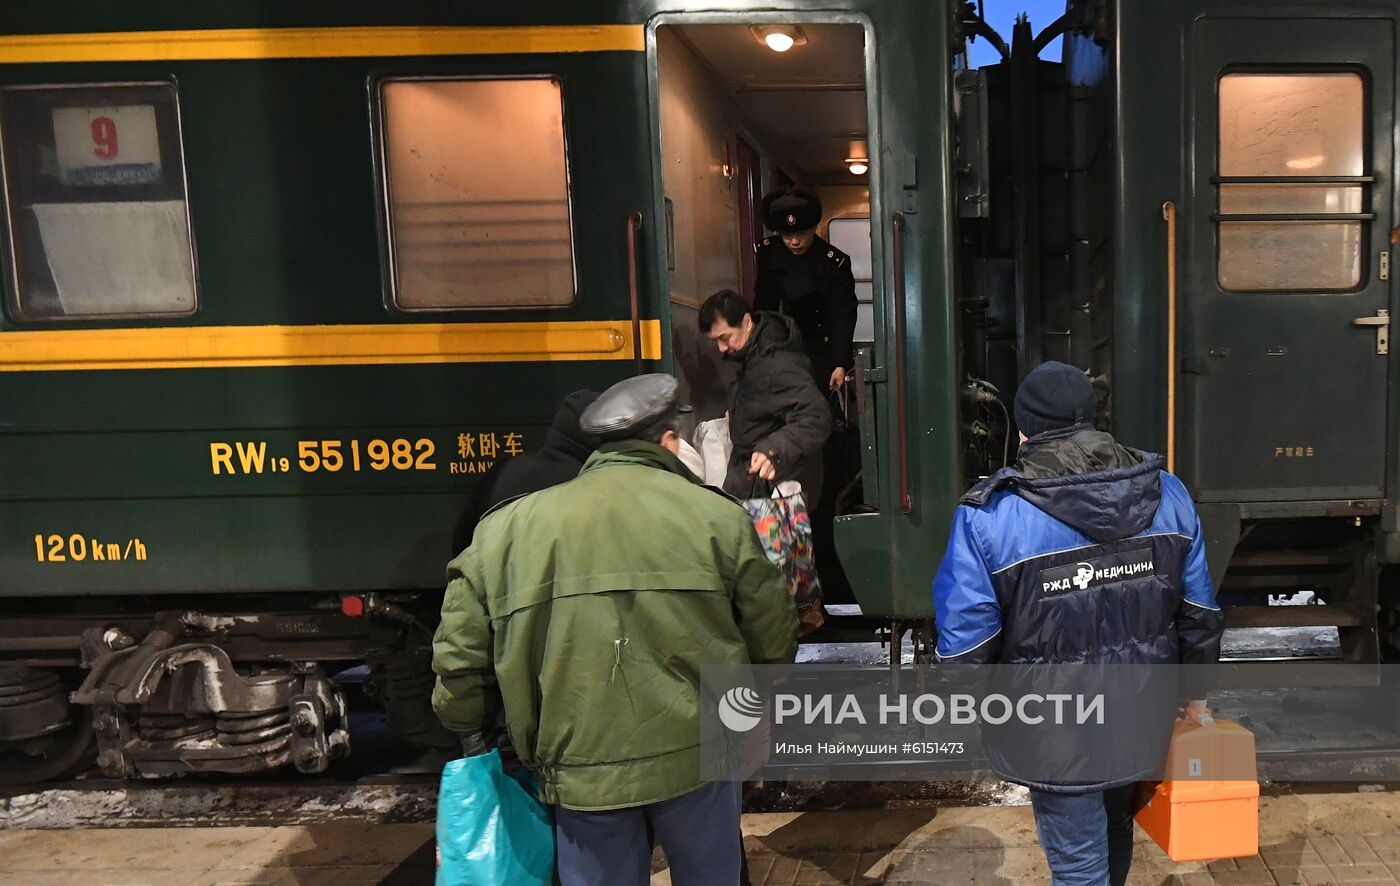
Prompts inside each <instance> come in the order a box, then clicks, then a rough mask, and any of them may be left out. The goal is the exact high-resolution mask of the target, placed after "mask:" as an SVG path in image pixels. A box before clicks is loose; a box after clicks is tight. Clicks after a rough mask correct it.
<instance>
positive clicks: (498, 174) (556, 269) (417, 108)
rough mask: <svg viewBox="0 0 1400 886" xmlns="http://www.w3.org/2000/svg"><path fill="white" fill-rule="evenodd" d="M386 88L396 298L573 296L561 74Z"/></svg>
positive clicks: (428, 302) (467, 303) (443, 305)
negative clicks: (558, 79)
mask: <svg viewBox="0 0 1400 886" xmlns="http://www.w3.org/2000/svg"><path fill="white" fill-rule="evenodd" d="M382 94H383V105H384V107H383V115H384V127H383V128H384V142H385V166H386V178H387V184H388V190H389V230H390V241H391V251H392V255H393V266H394V301H395V304H397V305H398V306H399V307H400V308H404V309H406V310H445V309H453V308H488V307H498V308H523V307H547V306H553V305H567V304H570V303H571V302H573V300H574V260H573V242H572V234H571V227H570V218H569V184H568V172H567V169H566V163H565V155H564V111H563V103H562V97H561V93H560V89H559V83H558V81H555V80H547V79H529V80H410V81H391V82H387V83H385V84H384V86H383V93H382Z"/></svg>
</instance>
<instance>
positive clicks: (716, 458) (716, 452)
mask: <svg viewBox="0 0 1400 886" xmlns="http://www.w3.org/2000/svg"><path fill="white" fill-rule="evenodd" d="M695 448H696V449H698V450H700V457H701V458H703V459H704V460H705V473H704V475H703V476H702V477H701V479H702V480H704V481H705V485H706V486H723V485H724V478H725V475H726V474H728V473H729V454H730V452H732V451H733V449H734V444H733V443H731V442H730V440H729V417H728V416H725V417H724V418H712V419H710V420H709V421H704V422H701V423H700V424H699V425H697V426H696V427H695Z"/></svg>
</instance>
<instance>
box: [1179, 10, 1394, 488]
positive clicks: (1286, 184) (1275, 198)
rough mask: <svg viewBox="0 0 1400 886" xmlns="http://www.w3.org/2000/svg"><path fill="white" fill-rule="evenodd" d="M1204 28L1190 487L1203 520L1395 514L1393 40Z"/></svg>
mask: <svg viewBox="0 0 1400 886" xmlns="http://www.w3.org/2000/svg"><path fill="white" fill-rule="evenodd" d="M1195 27H1196V31H1197V33H1196V41H1195V46H1196V50H1197V53H1198V55H1199V57H1198V59H1197V60H1196V62H1195V64H1193V65H1192V66H1191V68H1190V70H1193V71H1195V72H1196V73H1195V74H1193V75H1192V76H1193V77H1194V78H1195V80H1194V83H1192V84H1191V87H1190V92H1189V99H1188V101H1189V103H1190V104H1189V110H1188V114H1189V116H1188V119H1191V120H1192V121H1193V124H1194V125H1193V145H1192V152H1193V156H1192V159H1193V161H1194V168H1195V181H1194V187H1193V188H1192V193H1191V195H1190V197H1189V205H1188V206H1186V207H1185V212H1184V214H1183V217H1182V220H1181V222H1180V224H1181V227H1182V232H1183V235H1184V237H1185V240H1184V247H1185V249H1184V254H1183V256H1182V261H1181V263H1180V265H1179V267H1180V268H1181V269H1182V274H1183V281H1184V282H1185V284H1186V285H1185V287H1184V288H1183V296H1182V297H1183V309H1184V311H1185V315H1184V317H1183V320H1184V322H1183V325H1182V327H1181V331H1182V336H1183V339H1184V340H1183V342H1182V348H1181V356H1182V358H1183V359H1182V360H1181V364H1180V367H1179V369H1180V370H1181V372H1182V375H1181V376H1180V378H1181V379H1182V391H1183V397H1184V402H1183V404H1182V409H1181V410H1180V411H1179V413H1178V415H1179V416H1180V418H1181V420H1182V422H1183V428H1182V432H1183V435H1182V438H1181V441H1182V468H1183V470H1182V473H1183V475H1184V478H1185V479H1186V480H1187V481H1188V482H1189V483H1190V484H1191V485H1192V486H1193V488H1194V490H1195V492H1196V495H1197V498H1198V500H1200V501H1203V502H1209V501H1229V502H1267V501H1292V502H1327V501H1357V500H1378V499H1380V498H1382V497H1383V496H1384V495H1385V473H1386V471H1385V456H1386V437H1387V434H1386V422H1387V408H1386V404H1387V399H1388V397H1387V388H1388V377H1389V370H1388V364H1389V359H1390V358H1389V356H1388V353H1389V342H1388V339H1389V323H1390V317H1389V306H1390V283H1389V282H1388V281H1389V276H1390V268H1389V264H1388V259H1389V250H1390V242H1389V233H1390V231H1391V226H1392V225H1393V224H1394V220H1393V219H1392V217H1391V202H1392V197H1391V194H1392V188H1393V184H1392V172H1391V170H1392V162H1393V158H1392V140H1393V138H1394V87H1393V79H1394V71H1393V61H1392V59H1393V50H1394V47H1393V38H1392V36H1391V33H1390V31H1389V30H1387V29H1383V28H1376V27H1374V26H1373V25H1372V23H1369V22H1365V21H1359V20H1356V21H1347V20H1341V19H1329V20H1321V19H1309V20H1306V21H1301V20H1299V21H1289V20H1248V19H1202V20H1200V21H1197V22H1196V24H1195ZM1176 368H1178V367H1173V369H1174V370H1175V369H1176Z"/></svg>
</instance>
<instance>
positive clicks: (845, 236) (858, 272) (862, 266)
mask: <svg viewBox="0 0 1400 886" xmlns="http://www.w3.org/2000/svg"><path fill="white" fill-rule="evenodd" d="M826 236H827V240H828V241H829V242H830V243H831V245H832V246H835V247H836V248H837V249H839V250H841V251H842V252H844V253H846V254H847V255H849V256H850V257H851V275H852V276H854V277H855V278H856V279H857V280H869V279H870V278H871V277H872V276H873V275H872V274H871V273H870V219H868V218H833V219H832V220H831V223H830V224H829V225H828V226H827V231H826Z"/></svg>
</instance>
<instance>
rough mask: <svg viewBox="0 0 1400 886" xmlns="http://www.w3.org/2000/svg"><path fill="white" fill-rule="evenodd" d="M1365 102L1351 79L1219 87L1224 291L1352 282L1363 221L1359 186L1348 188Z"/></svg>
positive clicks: (1357, 275) (1281, 79)
mask: <svg viewBox="0 0 1400 886" xmlns="http://www.w3.org/2000/svg"><path fill="white" fill-rule="evenodd" d="M1364 99H1365V96H1364V86H1363V84H1362V81H1361V77H1360V76H1358V75H1357V74H1353V73H1331V72H1328V73H1277V74H1276V73H1270V74H1253V73H1249V74H1227V75H1225V76H1224V77H1221V78H1220V89H1219V102H1220V108H1219V111H1220V213H1219V216H1218V220H1219V224H1220V252H1219V266H1218V277H1219V281H1220V285H1221V287H1222V288H1224V289H1227V290H1232V291H1251V292H1258V291H1286V290H1312V291H1318V290H1347V289H1351V288H1353V287H1355V286H1356V284H1357V283H1358V282H1360V280H1361V249H1362V242H1363V238H1364V229H1363V225H1364V224H1365V222H1364V220H1362V219H1358V218H1355V216H1359V215H1361V214H1362V213H1363V210H1364V207H1365V204H1366V194H1365V193H1364V189H1365V187H1366V184H1365V183H1364V182H1360V181H1355V179H1358V178H1362V177H1363V176H1364V173H1365V168H1366V163H1365V147H1364V145H1365V141H1364V140H1365V119H1364V113H1365V102H1364ZM1290 179H1296V181H1291V180H1290ZM1329 179H1332V180H1330V181H1329ZM1348 179H1352V181H1348ZM1330 215H1336V216H1338V218H1336V219H1330V218H1328V216H1330ZM1347 216H1352V217H1350V218H1348V217H1347Z"/></svg>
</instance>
